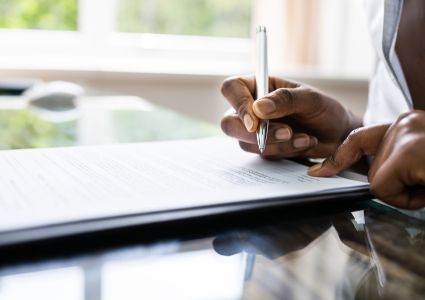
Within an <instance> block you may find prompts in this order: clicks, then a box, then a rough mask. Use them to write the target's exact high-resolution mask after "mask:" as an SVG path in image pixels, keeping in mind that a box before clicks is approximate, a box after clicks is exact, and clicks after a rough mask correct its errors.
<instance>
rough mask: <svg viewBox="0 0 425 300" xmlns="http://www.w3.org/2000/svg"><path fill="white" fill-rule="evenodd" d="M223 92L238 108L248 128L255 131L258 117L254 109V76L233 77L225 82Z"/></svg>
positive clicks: (238, 112)
mask: <svg viewBox="0 0 425 300" xmlns="http://www.w3.org/2000/svg"><path fill="white" fill-rule="evenodd" d="M221 92H222V94H223V95H224V97H226V99H227V100H228V101H229V103H230V105H232V107H233V108H234V109H235V110H236V113H237V115H238V116H239V118H240V119H241V121H242V122H243V124H244V126H245V128H246V130H248V131H249V132H255V130H256V129H257V126H258V117H257V116H256V115H255V114H254V112H253V110H252V104H253V103H254V98H253V96H252V95H254V94H255V79H254V77H231V78H228V79H226V80H225V81H224V82H223V85H222V87H221Z"/></svg>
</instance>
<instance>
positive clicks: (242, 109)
mask: <svg viewBox="0 0 425 300" xmlns="http://www.w3.org/2000/svg"><path fill="white" fill-rule="evenodd" d="M238 103H239V106H238V107H237V108H236V113H237V114H238V115H239V116H240V117H241V118H242V117H243V116H244V115H245V113H246V112H247V110H248V98H247V97H240V98H239V101H238Z"/></svg>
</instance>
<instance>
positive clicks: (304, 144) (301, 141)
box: [239, 133, 318, 158]
mask: <svg viewBox="0 0 425 300" xmlns="http://www.w3.org/2000/svg"><path fill="white" fill-rule="evenodd" d="M317 143H318V141H317V139H316V138H315V137H312V136H309V135H307V134H303V133H298V134H294V135H293V138H292V139H291V140H289V141H287V142H276V143H270V144H267V147H266V149H265V150H264V152H263V153H260V150H259V149H258V145H257V144H256V143H255V144H254V143H247V142H244V141H240V142H239V145H240V147H241V148H242V149H243V150H245V151H247V152H251V153H257V154H261V155H262V156H264V157H274V158H284V157H292V156H298V155H301V152H303V151H306V150H308V149H310V148H312V147H314V146H316V145H317Z"/></svg>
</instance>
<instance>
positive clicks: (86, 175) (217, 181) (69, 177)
mask: <svg viewBox="0 0 425 300" xmlns="http://www.w3.org/2000/svg"><path fill="white" fill-rule="evenodd" d="M364 185H365V183H363V182H359V181H354V180H349V179H345V178H342V177H332V178H315V177H310V176H308V175H307V167H306V166H304V165H301V164H298V163H295V162H292V161H288V160H282V161H266V160H264V159H261V158H260V157H259V156H258V155H255V154H251V153H246V152H244V151H242V150H241V149H239V146H238V144H237V142H236V141H235V140H231V139H228V138H224V137H218V138H207V139H199V140H185V141H167V142H151V143H138V144H118V145H105V146H83V147H67V148H49V149H28V150H6V151H0V232H4V231H11V230H16V229H24V228H30V227H37V226H45V225H52V224H58V223H66V222H70V221H80V220H89V219H97V218H103V217H109V216H121V215H126V214H137V213H146V212H156V211H164V210H170V209H178V208H190V207H202V206H205V205H215V204H224V203H234V202H244V201H246V202H249V201H254V200H259V199H270V198H276V197H285V196H291V195H298V194H309V193H315V192H319V191H331V190H338V189H341V188H349V187H357V186H364Z"/></svg>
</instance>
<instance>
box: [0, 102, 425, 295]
mask: <svg viewBox="0 0 425 300" xmlns="http://www.w3.org/2000/svg"><path fill="white" fill-rule="evenodd" d="M83 100H84V101H83ZM0 104H1V103H0ZM14 105H15V104H10V103H9V104H7V105H4V107H6V109H4V110H3V111H0V144H1V148H3V149H5V148H28V147H47V146H61V145H75V144H101V143H116V142H137V141H147V140H158V139H178V138H196V137H202V136H210V135H217V134H220V131H219V128H218V126H215V125H211V124H207V123H203V122H199V121H196V120H193V119H190V118H187V117H184V116H181V115H179V114H176V113H174V112H171V111H168V110H166V109H163V108H158V107H155V106H152V105H150V104H149V103H148V102H145V101H143V100H141V99H138V98H134V97H98V98H86V99H82V100H81V101H80V102H79V104H78V109H77V111H74V112H73V114H74V115H73V116H71V115H66V116H65V115H62V116H50V115H48V112H39V111H37V110H32V109H26V108H24V107H21V108H18V106H19V105H16V106H14ZM60 118H63V120H62V121H63V122H60V123H59V122H57V121H58V119H60ZM66 118H67V119H68V120H67V121H64V120H65V119H66ZM53 119H54V120H55V122H52V121H51V120H53ZM49 120H50V121H49ZM360 208H361V209H362V210H359V207H357V208H355V209H354V210H355V211H352V210H353V208H350V207H346V208H345V209H338V210H335V211H333V210H327V209H323V210H316V209H314V210H313V209H311V208H310V207H307V208H306V209H305V210H304V211H300V210H298V211H296V212H295V211H294V212H287V211H286V212H285V211H278V210H277V211H275V212H273V213H267V214H262V215H258V216H257V215H255V214H254V215H252V214H251V215H247V216H245V217H244V216H240V219H241V220H242V221H241V222H229V221H228V220H227V221H226V220H222V219H219V218H216V219H214V220H212V221H209V222H210V224H203V223H202V222H201V223H200V224H201V225H199V224H197V223H194V224H191V223H187V224H186V225H183V227H185V226H186V227H185V228H184V229H185V230H183V231H182V230H181V228H180V230H178V231H175V233H173V232H174V229H175V228H173V227H170V228H169V232H170V233H169V234H168V235H167V236H164V237H163V238H158V239H151V240H145V239H143V231H142V232H139V233H134V237H133V238H132V239H131V241H130V242H127V243H117V244H115V243H113V242H111V243H107V245H106V246H104V247H103V246H102V247H98V248H96V249H86V250H84V249H80V250H78V251H66V250H63V249H61V250H58V251H57V253H55V249H49V250H50V251H49V252H51V253H55V254H54V255H51V256H43V255H40V257H39V258H32V259H25V258H23V259H21V260H20V259H17V260H13V261H9V260H7V259H5V258H4V257H3V258H2V257H0V299H1V300H8V299H43V300H49V299H61V300H63V299H70V300H71V299H72V300H74V299H75V300H77V299H78V300H80V299H81V300H82V299H105V300H106V299H306V300H308V299H326V300H328V299H424V297H425V296H424V295H425V255H424V250H425V215H424V214H423V212H414V213H411V214H410V215H407V214H405V213H404V212H400V211H398V210H395V209H392V208H389V207H387V206H384V205H381V204H379V203H376V202H366V203H363V204H361V207H360ZM27 250H28V252H31V251H32V249H27Z"/></svg>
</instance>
